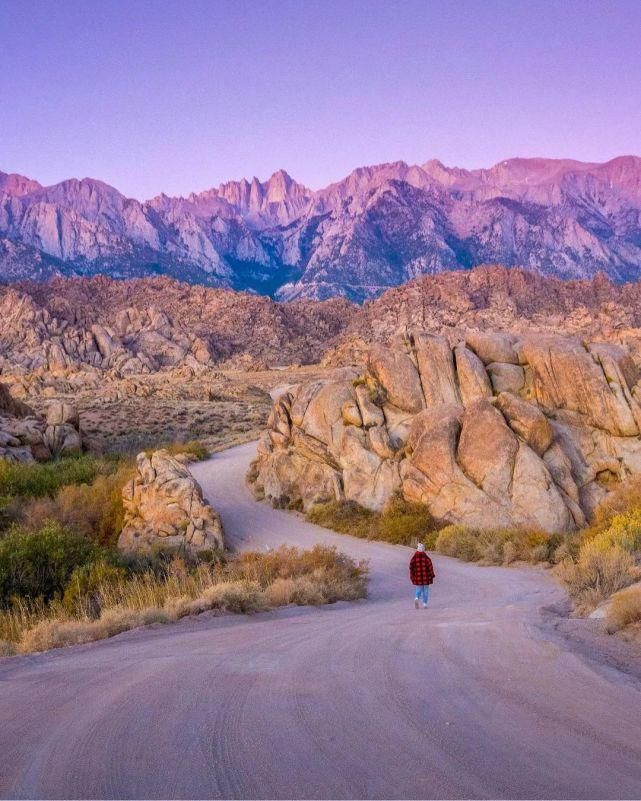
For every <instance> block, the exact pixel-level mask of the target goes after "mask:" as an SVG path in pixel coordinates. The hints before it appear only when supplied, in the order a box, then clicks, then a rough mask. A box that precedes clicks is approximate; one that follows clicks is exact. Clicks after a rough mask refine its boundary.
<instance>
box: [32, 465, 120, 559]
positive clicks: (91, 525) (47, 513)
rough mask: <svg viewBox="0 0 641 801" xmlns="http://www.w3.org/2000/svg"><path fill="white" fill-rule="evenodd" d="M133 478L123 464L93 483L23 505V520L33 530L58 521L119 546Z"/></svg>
mask: <svg viewBox="0 0 641 801" xmlns="http://www.w3.org/2000/svg"><path fill="white" fill-rule="evenodd" d="M132 476H133V468H131V467H128V466H124V465H123V466H122V467H119V468H118V470H116V472H115V473H112V474H110V475H99V476H97V478H96V479H95V480H94V481H93V482H92V483H91V484H77V485H76V484H70V485H68V486H65V487H61V488H60V489H59V490H58V491H57V492H56V494H55V496H54V497H53V498H49V497H45V498H33V499H31V500H29V501H27V502H26V503H24V504H23V508H22V511H21V513H20V520H21V522H23V523H24V525H25V526H26V527H27V528H31V529H37V528H40V527H41V526H42V525H43V524H44V523H45V521H47V520H57V521H58V522H59V523H60V524H61V525H62V526H65V527H67V528H70V529H73V530H74V531H76V532H77V533H78V534H82V535H83V536H84V537H86V538H88V539H91V540H93V541H94V542H96V543H98V544H99V545H106V546H111V547H115V545H116V542H117V540H118V535H119V534H120V532H121V530H122V527H123V524H124V507H123V505H122V488H123V487H124V486H125V484H126V483H127V481H129V480H130V479H131V478H132Z"/></svg>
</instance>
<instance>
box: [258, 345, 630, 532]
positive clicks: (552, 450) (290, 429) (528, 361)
mask: <svg viewBox="0 0 641 801" xmlns="http://www.w3.org/2000/svg"><path fill="white" fill-rule="evenodd" d="M640 378H641V375H640V374H639V371H638V369H637V367H636V365H635V363H634V361H633V360H632V358H631V357H630V353H629V352H628V350H627V349H626V347H624V346H621V345H612V344H597V343H593V344H586V343H583V342H581V341H579V340H576V339H572V338H567V337H542V336H539V335H537V336H532V335H530V336H528V335H511V334H505V333H491V332H484V333H483V334H478V333H476V334H471V335H470V336H469V337H468V338H467V339H466V340H464V341H461V342H459V343H458V344H456V345H454V346H453V347H451V346H450V345H449V344H448V342H447V340H445V339H444V338H442V337H439V336H437V335H433V334H431V335H424V334H422V335H418V336H410V337H408V338H407V340H406V341H405V343H404V344H403V347H402V348H399V349H398V350H396V351H390V350H385V349H384V348H382V347H380V346H377V347H375V348H374V349H372V351H371V353H370V357H369V364H368V368H367V370H366V371H365V372H364V373H363V375H362V376H360V377H359V378H358V379H357V380H356V381H349V380H345V381H326V382H315V383H314V384H309V385H298V386H296V387H293V388H292V389H291V390H290V391H289V392H288V393H287V394H286V395H284V396H282V397H281V398H279V400H278V401H277V403H276V404H275V405H274V408H273V411H272V414H271V416H270V419H269V428H268V430H267V431H266V432H265V434H264V435H263V438H262V440H261V443H260V446H259V451H258V458H257V461H256V463H255V465H254V467H253V470H252V474H251V475H252V480H253V481H254V482H255V484H256V487H257V489H258V490H259V491H260V492H261V493H264V495H265V496H266V497H267V498H269V499H271V500H272V502H274V503H277V504H279V505H284V504H288V503H292V502H302V504H303V506H304V507H308V506H310V505H311V504H312V503H315V502H318V501H327V500H333V499H339V500H340V499H346V500H354V501H357V502H358V503H360V504H362V505H363V506H366V507H368V508H371V509H382V508H383V507H384V506H385V505H386V504H387V503H388V502H389V500H390V499H391V498H392V496H393V495H394V494H395V493H399V492H400V493H402V494H403V496H404V497H405V498H406V499H407V500H410V501H415V502H419V503H424V504H426V505H427V506H428V507H429V509H430V512H431V513H432V514H433V515H434V517H435V518H437V519H438V520H441V521H443V522H447V523H459V524H463V525H468V526H471V527H476V528H485V527H488V528H489V527H492V528H496V527H515V526H516V527H530V528H536V529H542V530H545V531H549V532H560V531H567V530H571V529H573V528H575V527H578V526H582V525H584V524H585V522H586V520H589V519H590V517H591V515H592V513H593V511H594V508H595V506H596V505H597V504H598V503H599V502H600V501H601V500H603V499H604V498H605V496H606V495H607V494H608V492H610V491H611V490H612V489H613V487H615V486H616V484H617V482H619V481H621V480H623V479H624V478H626V477H627V476H629V475H631V474H634V473H638V472H640V471H641V437H640V431H641V405H640V404H639V401H641V396H640V395H639V393H640V392H641V381H640V380H639V379H640Z"/></svg>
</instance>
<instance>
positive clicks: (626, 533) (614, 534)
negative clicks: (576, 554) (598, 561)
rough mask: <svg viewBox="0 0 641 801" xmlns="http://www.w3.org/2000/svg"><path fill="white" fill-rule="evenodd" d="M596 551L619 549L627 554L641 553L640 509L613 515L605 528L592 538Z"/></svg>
mask: <svg viewBox="0 0 641 801" xmlns="http://www.w3.org/2000/svg"><path fill="white" fill-rule="evenodd" d="M592 543H593V546H594V547H595V548H596V549H597V550H601V551H607V550H608V549H609V548H614V547H619V548H622V549H623V550H624V551H628V553H637V552H638V551H641V508H637V509H632V510H630V511H629V512H624V513H623V514H618V515H615V516H614V517H613V518H612V519H611V520H610V522H609V525H608V527H607V528H605V529H603V530H602V531H599V532H598V533H597V534H595V536H594V537H593V538H592Z"/></svg>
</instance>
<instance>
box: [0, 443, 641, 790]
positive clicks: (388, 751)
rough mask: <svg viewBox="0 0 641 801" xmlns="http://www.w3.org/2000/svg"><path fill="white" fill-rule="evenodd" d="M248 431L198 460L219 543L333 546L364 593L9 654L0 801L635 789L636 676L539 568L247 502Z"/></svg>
mask: <svg viewBox="0 0 641 801" xmlns="http://www.w3.org/2000/svg"><path fill="white" fill-rule="evenodd" d="M253 451H254V446H253V445H245V446H241V447H238V448H234V449H231V450H229V451H226V452H223V453H221V454H219V455H218V456H216V457H214V458H213V459H211V460H210V461H208V462H203V463H200V464H198V465H196V466H195V467H194V472H195V473H196V474H197V477H198V479H199V480H200V481H201V483H202V485H203V487H204V489H205V492H206V494H207V496H208V497H209V498H210V500H211V501H212V502H213V503H214V504H215V505H216V507H217V508H218V509H219V511H220V512H221V514H222V517H223V521H224V524H225V527H226V530H227V534H228V539H229V541H230V543H231V544H232V545H233V546H235V547H237V548H264V547H272V546H274V545H278V544H279V543H282V542H289V543H296V544H298V545H300V546H303V547H307V546H310V545H312V544H313V543H314V542H326V543H334V544H337V545H338V546H339V547H340V548H341V549H342V550H344V551H347V552H348V553H350V554H352V555H353V556H355V557H357V558H367V559H369V561H370V566H371V577H372V578H371V591H370V597H369V598H368V599H367V600H366V601H360V602H357V603H354V604H347V603H340V604H336V605H334V606H331V607H324V608H318V609H298V608H290V609H285V610H281V611H278V612H272V613H266V614H259V615H255V616H251V617H231V616H230V617H224V618H215V617H212V616H210V615H202V616H200V617H197V618H193V619H189V620H184V621H181V622H180V623H177V624H174V625H169V626H162V627H157V628H151V629H147V630H139V631H135V632H129V633H127V634H124V635H121V636H119V637H116V638H114V639H112V640H109V641H106V642H103V643H96V644H92V645H86V646H81V647H75V648H70V649H65V650H61V651H57V652H50V653H47V654H42V655H36V656H28V657H16V658H13V659H9V660H5V661H4V662H2V663H0V714H1V716H2V725H1V728H0V795H2V796H3V797H19V798H45V797H47V798H63V797H66V798H81V797H84V798H130V797H135V798H638V797H639V796H640V795H641V717H640V716H639V709H640V708H641V693H640V692H639V685H638V683H635V682H633V681H632V680H631V679H630V677H629V676H627V675H625V674H622V673H620V672H619V671H616V670H613V669H611V668H608V667H607V665H602V664H599V665H598V666H597V665H596V663H593V662H591V661H590V660H586V659H585V658H584V657H583V656H582V655H581V654H579V653H578V652H577V651H576V650H575V649H573V648H568V647H567V645H566V642H565V640H564V639H563V638H562V637H560V636H559V635H558V634H555V635H554V636H551V635H550V634H548V630H549V627H548V623H547V622H546V614H548V613H546V614H543V612H542V610H543V609H545V608H549V607H553V606H555V605H558V604H561V603H562V602H563V594H562V592H561V590H560V589H559V587H558V586H557V585H556V584H555V583H554V582H553V581H552V579H551V578H550V577H549V575H547V574H546V573H545V572H543V571H537V570H531V569H530V570H519V569H506V568H479V567H477V566H475V565H468V564H464V563H460V562H457V561H456V560H452V559H446V558H444V557H436V558H435V566H436V572H437V581H436V584H435V585H434V589H433V593H432V598H431V602H430V607H429V608H428V609H427V610H425V611H423V610H418V611H416V610H415V609H414V607H413V603H412V601H411V597H410V595H411V590H410V585H409V582H408V578H407V562H408V558H409V555H410V552H409V550H408V549H405V548H401V547H397V546H392V545H387V544H385V543H369V542H365V541H362V540H356V539H353V538H350V537H344V536H341V535H337V534H333V533H331V532H327V531H325V530H323V529H320V528H318V527H316V526H313V525H310V524H308V523H306V522H304V521H303V520H301V519H300V518H299V517H297V516H295V515H291V514H288V513H286V512H282V511H276V510H272V509H270V508H268V507H267V506H266V505H264V504H257V503H255V502H254V501H253V500H252V498H251V497H250V494H249V492H248V490H247V489H246V488H245V486H244V484H243V474H244V472H245V470H246V467H247V465H248V462H249V460H250V458H251V456H252V454H253Z"/></svg>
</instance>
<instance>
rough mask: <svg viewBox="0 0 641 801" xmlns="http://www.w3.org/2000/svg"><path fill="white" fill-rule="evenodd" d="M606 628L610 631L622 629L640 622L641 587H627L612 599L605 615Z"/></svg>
mask: <svg viewBox="0 0 641 801" xmlns="http://www.w3.org/2000/svg"><path fill="white" fill-rule="evenodd" d="M607 621H608V628H609V629H610V630H611V631H616V630H617V629H622V628H623V627H624V626H629V625H630V624H631V623H639V622H640V621H641V587H629V588H628V589H627V590H622V591H621V592H618V593H617V594H616V595H615V596H614V597H613V598H612V603H611V604H610V608H609V609H608V613H607Z"/></svg>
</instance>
